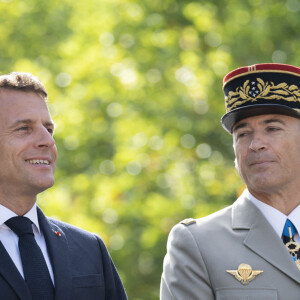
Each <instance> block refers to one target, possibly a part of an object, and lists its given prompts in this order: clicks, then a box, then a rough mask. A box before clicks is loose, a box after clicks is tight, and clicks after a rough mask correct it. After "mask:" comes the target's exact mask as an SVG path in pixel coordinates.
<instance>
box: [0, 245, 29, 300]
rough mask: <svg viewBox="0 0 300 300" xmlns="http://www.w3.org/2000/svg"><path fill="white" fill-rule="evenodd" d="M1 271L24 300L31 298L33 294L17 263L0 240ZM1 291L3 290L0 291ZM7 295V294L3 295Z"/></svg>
mask: <svg viewBox="0 0 300 300" xmlns="http://www.w3.org/2000/svg"><path fill="white" fill-rule="evenodd" d="M0 273H1V275H2V276H3V277H4V278H5V280H6V281H7V282H8V283H9V285H10V286H11V287H12V288H13V289H14V290H15V292H16V294H17V295H18V296H19V297H20V299H22V300H30V299H31V295H30V292H29V289H28V287H27V285H26V283H25V280H24V279H23V277H22V276H21V274H20V273H19V271H18V269H17V268H16V266H15V264H14V263H13V261H12V260H11V258H10V256H9V254H8V253H7V252H6V250H5V248H4V246H3V244H2V243H1V242H0ZM0 293H1V291H0ZM2 296H5V295H2Z"/></svg>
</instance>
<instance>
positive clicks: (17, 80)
mask: <svg viewBox="0 0 300 300" xmlns="http://www.w3.org/2000/svg"><path fill="white" fill-rule="evenodd" d="M1 89H10V90H17V91H25V92H26V91H27V92H34V93H37V94H39V95H40V96H41V97H42V98H43V99H44V100H45V101H46V100H47V97H48V93H47V90H46V88H45V87H44V85H43V84H42V82H41V81H40V80H39V79H38V78H37V77H36V76H33V75H32V74H31V73H25V72H12V73H10V74H6V75H1V76H0V91H1Z"/></svg>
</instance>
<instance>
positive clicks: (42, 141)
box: [36, 127, 55, 148]
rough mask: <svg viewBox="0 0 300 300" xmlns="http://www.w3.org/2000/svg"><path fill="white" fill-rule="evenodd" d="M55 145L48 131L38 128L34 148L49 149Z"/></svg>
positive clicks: (44, 128)
mask: <svg viewBox="0 0 300 300" xmlns="http://www.w3.org/2000/svg"><path fill="white" fill-rule="evenodd" d="M54 145H55V140H54V138H53V136H52V133H50V132H49V131H48V129H47V128H46V127H43V128H40V129H39V131H38V134H37V141H36V147H39V148H41V147H45V148H48V147H49V148H50V147H53V146H54Z"/></svg>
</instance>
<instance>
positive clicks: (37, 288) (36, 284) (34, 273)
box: [5, 216, 54, 300]
mask: <svg viewBox="0 0 300 300" xmlns="http://www.w3.org/2000/svg"><path fill="white" fill-rule="evenodd" d="M5 224H6V225H7V226H8V227H9V228H10V229H11V230H12V231H13V232H14V233H15V234H16V235H17V236H18V237H19V251H20V255H21V260H22V265H23V271H24V277H25V282H26V283H27V285H28V288H29V290H30V292H31V295H32V300H53V299H54V287H53V284H52V281H51V277H50V274H49V270H48V267H47V264H46V262H45V259H44V255H43V253H42V251H41V249H40V247H39V245H38V244H37V242H36V240H35V238H34V234H33V230H32V223H31V221H30V220H29V219H28V218H26V217H20V216H19V217H13V218H11V219H9V220H8V221H6V222H5Z"/></svg>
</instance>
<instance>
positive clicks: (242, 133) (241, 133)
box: [237, 132, 247, 138]
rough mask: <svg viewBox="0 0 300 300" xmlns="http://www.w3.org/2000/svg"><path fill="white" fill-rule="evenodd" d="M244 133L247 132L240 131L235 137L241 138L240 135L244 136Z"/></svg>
mask: <svg viewBox="0 0 300 300" xmlns="http://www.w3.org/2000/svg"><path fill="white" fill-rule="evenodd" d="M246 135H247V132H240V133H238V134H237V137H238V138H242V137H244V136H246Z"/></svg>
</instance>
